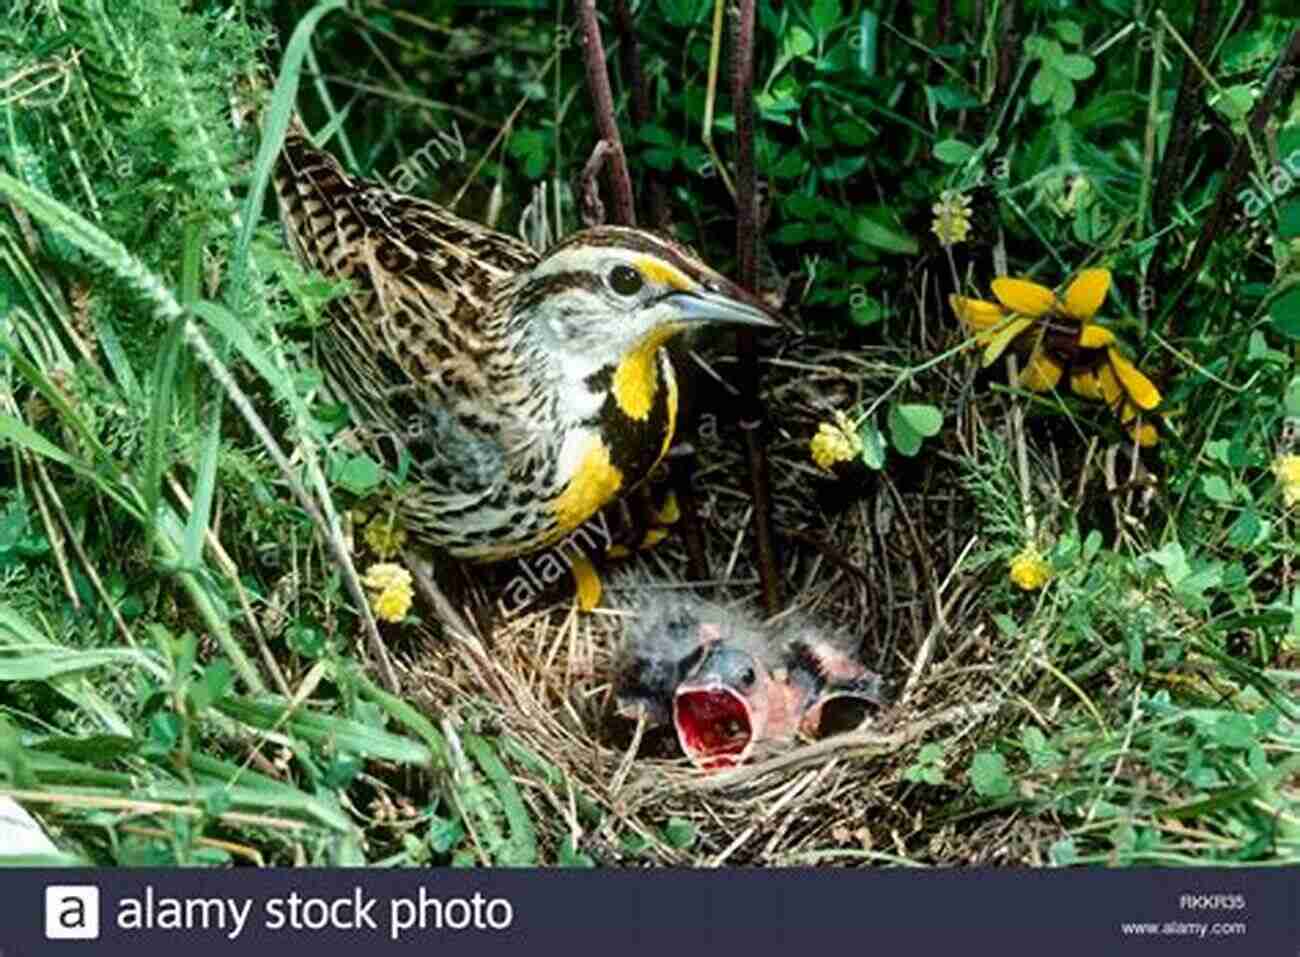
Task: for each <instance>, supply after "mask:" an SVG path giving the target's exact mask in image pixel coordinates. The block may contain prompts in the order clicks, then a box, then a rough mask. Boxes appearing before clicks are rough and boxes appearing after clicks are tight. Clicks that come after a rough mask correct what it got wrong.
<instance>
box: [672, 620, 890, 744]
mask: <svg viewBox="0 0 1300 957" xmlns="http://www.w3.org/2000/svg"><path fill="white" fill-rule="evenodd" d="M703 627H707V626H702V628H703ZM809 637H814V640H811V641H810V640H808V638H809ZM777 650H778V649H773V648H772V647H771V646H770V645H769V646H763V645H761V644H758V643H756V642H755V641H754V640H753V639H750V640H745V639H743V638H733V639H730V640H727V641H716V640H715V641H714V642H713V643H712V644H711V645H710V647H709V648H708V649H707V650H706V652H705V654H704V657H703V658H702V659H701V661H700V663H699V664H698V665H697V666H696V668H695V669H694V670H693V671H692V672H691V674H690V675H689V676H688V677H687V678H686V679H685V680H684V681H682V683H681V684H680V685H678V688H677V693H676V694H675V695H674V696H673V724H674V726H675V728H676V730H677V740H678V742H679V743H680V744H681V747H682V750H683V751H684V752H685V753H686V755H687V757H689V758H690V759H691V761H692V762H693V763H694V764H695V765H696V766H697V767H699V768H702V769H705V770H719V769H722V768H728V767H733V766H735V765H738V764H743V763H744V762H745V761H747V760H748V759H749V758H751V757H753V756H755V754H756V752H758V751H760V750H762V749H763V748H764V746H766V745H768V744H781V743H787V742H790V741H792V740H794V739H795V738H796V737H797V736H799V735H803V736H805V737H813V736H815V735H816V733H817V730H818V728H819V727H820V725H821V718H822V707H823V705H825V703H826V702H827V701H829V700H831V699H832V698H838V697H854V698H861V699H864V700H869V701H872V702H875V703H880V700H881V699H880V689H879V680H878V678H877V677H876V676H875V675H874V674H873V673H872V672H870V671H868V670H867V669H866V667H865V666H864V665H863V664H862V663H861V662H859V661H858V660H857V659H856V658H853V657H851V656H849V655H847V654H846V653H844V651H843V650H842V649H840V648H838V647H836V645H834V644H833V643H830V642H827V641H825V640H821V639H820V638H819V637H815V636H802V637H801V639H798V644H795V643H794V642H791V643H790V644H788V645H786V646H785V647H784V650H785V651H786V652H787V653H788V658H789V659H790V660H789V661H786V662H783V663H781V664H779V665H776V666H775V667H772V666H769V659H770V658H771V657H772V656H773V654H774V653H775V652H776V651H777Z"/></svg>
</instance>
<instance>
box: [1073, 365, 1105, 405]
mask: <svg viewBox="0 0 1300 957" xmlns="http://www.w3.org/2000/svg"><path fill="white" fill-rule="evenodd" d="M1070 389H1071V390H1072V391H1073V392H1074V394H1075V395H1077V396H1079V397H1080V398H1083V399H1092V400H1094V401H1100V400H1101V385H1100V384H1099V383H1098V382H1097V373H1096V372H1094V371H1093V370H1092V369H1080V370H1078V371H1076V372H1072V373H1071V374H1070Z"/></svg>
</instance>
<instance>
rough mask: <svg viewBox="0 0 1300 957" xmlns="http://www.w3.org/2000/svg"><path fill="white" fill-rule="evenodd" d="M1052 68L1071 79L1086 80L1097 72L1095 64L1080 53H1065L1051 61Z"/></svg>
mask: <svg viewBox="0 0 1300 957" xmlns="http://www.w3.org/2000/svg"><path fill="white" fill-rule="evenodd" d="M1052 69H1054V70H1058V71H1059V72H1061V73H1064V74H1065V75H1066V76H1068V77H1069V78H1070V79H1071V80H1086V79H1088V77H1090V76H1092V75H1093V74H1094V73H1096V72H1097V64H1095V63H1093V62H1092V60H1091V59H1090V58H1089V57H1086V56H1084V55H1083V54H1082V53H1067V54H1065V56H1063V57H1061V58H1060V59H1058V60H1054V61H1053V62H1052Z"/></svg>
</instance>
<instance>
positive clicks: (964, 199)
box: [930, 189, 971, 246]
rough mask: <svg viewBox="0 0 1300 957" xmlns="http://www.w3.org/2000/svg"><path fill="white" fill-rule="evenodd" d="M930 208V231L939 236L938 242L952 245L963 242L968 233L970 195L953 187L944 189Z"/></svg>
mask: <svg viewBox="0 0 1300 957" xmlns="http://www.w3.org/2000/svg"><path fill="white" fill-rule="evenodd" d="M931 208H932V209H933V210H934V223H933V225H931V226H930V232H932V233H934V234H935V236H937V237H938V238H939V242H940V244H941V245H944V246H954V245H956V244H957V243H960V242H965V240H966V237H967V236H969V235H970V218H971V217H970V197H969V196H965V195H963V194H961V193H959V192H957V190H955V189H945V190H944V191H943V192H942V193H940V194H939V202H937V203H935V204H934V206H932V207H931Z"/></svg>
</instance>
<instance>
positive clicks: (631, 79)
mask: <svg viewBox="0 0 1300 957" xmlns="http://www.w3.org/2000/svg"><path fill="white" fill-rule="evenodd" d="M614 20H615V22H616V23H617V24H618V42H619V59H620V60H621V62H622V64H623V82H624V83H625V84H626V85H627V89H628V93H629V99H628V112H629V113H630V114H631V115H632V123H633V124H634V125H635V126H636V127H637V128H638V129H640V128H641V127H642V126H644V125H645V124H646V123H649V122H650V120H651V115H650V94H649V92H648V91H647V90H646V85H645V80H644V78H643V77H642V76H641V48H640V46H639V45H638V44H637V42H636V27H635V25H634V24H633V22H632V11H631V9H630V8H629V7H628V4H627V0H614ZM644 175H645V192H646V195H647V196H648V198H649V206H650V211H649V220H650V224H651V225H652V226H654V228H655V229H663V230H666V229H667V228H668V193H667V191H666V190H665V189H664V184H663V181H662V180H661V179H660V178H659V175H658V174H657V173H656V172H655V171H654V170H646V171H645V174H644Z"/></svg>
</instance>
